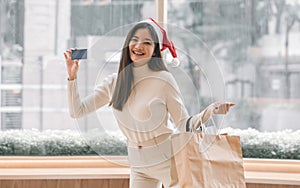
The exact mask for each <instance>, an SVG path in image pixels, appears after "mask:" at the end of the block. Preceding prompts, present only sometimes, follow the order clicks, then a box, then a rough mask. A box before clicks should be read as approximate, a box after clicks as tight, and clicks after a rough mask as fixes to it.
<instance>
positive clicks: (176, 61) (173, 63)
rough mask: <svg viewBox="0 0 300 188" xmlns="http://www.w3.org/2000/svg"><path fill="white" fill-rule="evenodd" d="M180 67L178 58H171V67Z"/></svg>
mask: <svg viewBox="0 0 300 188" xmlns="http://www.w3.org/2000/svg"><path fill="white" fill-rule="evenodd" d="M179 65H180V61H179V59H178V58H173V59H172V66H173V67H178V66H179Z"/></svg>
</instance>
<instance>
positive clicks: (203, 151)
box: [171, 132, 246, 188]
mask: <svg viewBox="0 0 300 188" xmlns="http://www.w3.org/2000/svg"><path fill="white" fill-rule="evenodd" d="M171 140H172V152H173V156H172V159H171V177H172V183H173V185H175V184H179V185H180V187H181V188H218V187H222V188H229V187H230V188H245V187H246V184H245V178H244V168H243V158H242V150H241V145H240V138H239V136H229V135H203V134H202V133H192V132H189V133H179V134H174V135H173V136H172V139H171Z"/></svg>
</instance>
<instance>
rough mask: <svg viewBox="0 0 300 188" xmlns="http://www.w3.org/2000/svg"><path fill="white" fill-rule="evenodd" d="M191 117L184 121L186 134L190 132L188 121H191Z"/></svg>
mask: <svg viewBox="0 0 300 188" xmlns="http://www.w3.org/2000/svg"><path fill="white" fill-rule="evenodd" d="M192 117H193V116H191V117H189V118H188V120H187V121H186V125H185V131H186V132H190V131H191V129H190V120H191V119H192Z"/></svg>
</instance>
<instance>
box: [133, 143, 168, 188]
mask: <svg viewBox="0 0 300 188" xmlns="http://www.w3.org/2000/svg"><path fill="white" fill-rule="evenodd" d="M170 158H171V141H170V139H167V140H165V141H164V142H162V143H159V144H155V145H152V146H142V147H135V146H130V145H128V160H129V163H130V166H131V173H130V188H161V187H162V184H163V185H164V187H165V188H168V187H170V185H171V160H170Z"/></svg>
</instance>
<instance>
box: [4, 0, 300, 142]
mask: <svg viewBox="0 0 300 188" xmlns="http://www.w3.org/2000/svg"><path fill="white" fill-rule="evenodd" d="M279 2H281V3H279ZM162 4H164V6H163V8H161V7H162V6H161V5H162ZM299 8H300V4H299V2H298V1H293V0H282V1H269V0H256V1H252V0H251V1H239V0H222V1H215V0H214V1H204V0H201V1H198V0H181V1H175V0H168V1H166V0H146V1H144V0H134V1H133V0H126V1H122V0H64V1H59V0H53V1H39V0H28V1H24V0H2V1H0V79H1V80H0V91H1V92H0V99H1V101H0V102H1V103H0V113H1V116H0V117H1V129H2V130H9V129H38V130H40V131H46V130H48V129H52V130H66V129H71V130H74V131H76V130H78V129H79V131H80V132H81V133H86V132H93V131H95V130H98V131H100V132H101V131H102V132H103V131H105V132H108V133H111V134H117V135H118V136H120V132H119V129H118V127H117V125H116V122H115V120H114V119H113V114H112V112H111V110H110V108H106V107H105V108H102V109H100V110H99V111H97V113H94V114H91V115H90V116H88V117H85V118H81V119H78V120H77V121H76V123H74V121H73V120H72V119H71V118H70V117H69V112H68V106H67V105H68V102H67V101H68V99H67V73H66V68H65V64H64V63H65V62H64V57H63V52H64V51H65V50H66V49H68V48H70V47H78V48H88V56H89V59H88V61H82V62H81V64H80V70H79V73H78V77H79V78H80V79H78V84H79V88H80V94H81V96H86V95H88V94H89V93H90V92H92V91H93V87H94V85H95V84H96V82H98V81H100V80H102V79H103V78H104V77H106V76H107V75H108V74H111V73H113V72H116V71H117V68H118V60H119V58H120V50H121V48H122V45H123V42H124V37H125V36H126V34H127V31H128V29H129V28H130V27H131V26H132V24H133V23H135V22H138V21H140V20H143V19H145V18H148V17H154V18H157V14H160V16H159V18H160V19H161V20H165V22H166V23H165V24H166V28H167V30H168V34H169V36H170V38H171V39H172V40H173V41H174V43H175V44H176V47H177V48H178V56H179V59H180V61H181V65H180V67H179V68H172V67H170V70H171V72H172V71H173V72H174V73H175V74H174V75H175V78H176V79H177V81H178V83H179V85H180V87H181V89H182V92H183V96H184V101H185V103H186V106H187V108H188V110H189V112H190V113H191V114H194V113H197V112H199V111H200V110H201V109H203V108H204V107H205V106H206V105H208V104H209V103H211V102H213V101H215V100H229V101H232V102H235V103H236V104H237V105H236V107H234V108H233V110H232V112H231V113H230V115H229V116H228V117H226V118H225V119H224V122H223V124H224V125H225V126H230V127H234V128H242V129H246V128H248V127H252V128H255V129H258V130H260V131H277V130H281V129H292V130H298V129H299V125H298V121H297V120H298V119H299V118H298V117H299V113H300V100H299V99H300V89H299V87H298V86H299V84H300V63H299V61H300V51H299V48H300V46H299V44H300V42H299V40H300V29H299V28H300V21H299V20H300V15H299ZM157 11H158V13H157ZM168 57H169V54H168V53H167V54H166V58H167V59H168ZM176 71H177V72H176ZM176 73H178V74H176ZM83 135H84V134H83Z"/></svg>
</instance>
